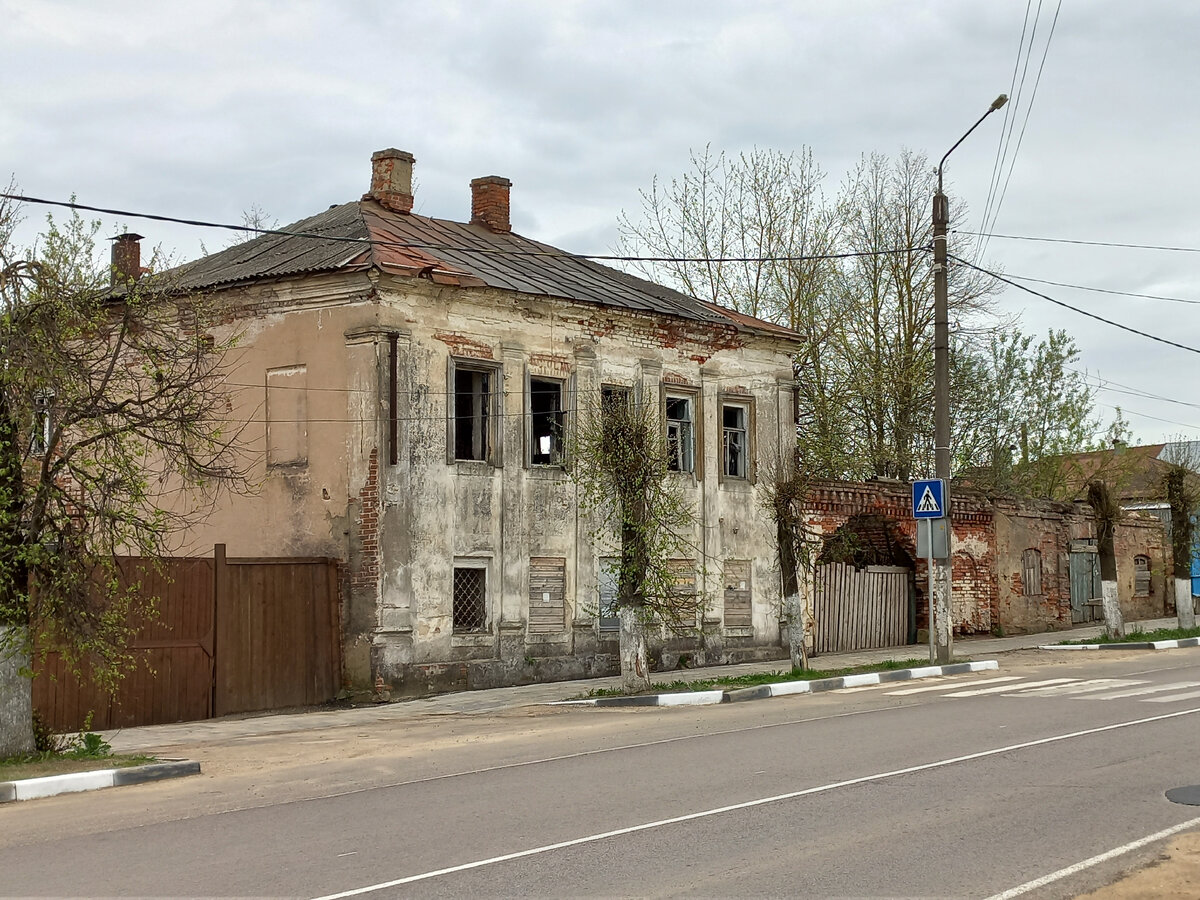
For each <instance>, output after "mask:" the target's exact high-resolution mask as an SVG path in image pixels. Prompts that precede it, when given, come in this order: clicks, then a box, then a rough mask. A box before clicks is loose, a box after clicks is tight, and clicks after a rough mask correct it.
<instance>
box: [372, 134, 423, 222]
mask: <svg viewBox="0 0 1200 900" xmlns="http://www.w3.org/2000/svg"><path fill="white" fill-rule="evenodd" d="M415 162H416V159H415V158H414V157H413V155H412V154H411V153H409V152H408V151H407V150H397V149H396V148H394V147H390V148H388V149H387V150H377V151H375V152H374V153H372V154H371V190H370V192H369V193H367V194H365V195H364V196H363V199H364V200H374V201H376V202H377V203H378V204H379V205H380V206H382V207H384V208H385V209H390V210H391V211H392V212H398V213H410V212H412V207H413V193H412V170H413V164H414V163H415Z"/></svg>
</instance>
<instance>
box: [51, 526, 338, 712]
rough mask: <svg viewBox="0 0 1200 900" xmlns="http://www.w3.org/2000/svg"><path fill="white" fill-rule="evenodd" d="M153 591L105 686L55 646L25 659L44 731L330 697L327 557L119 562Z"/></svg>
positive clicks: (334, 657) (331, 578) (333, 656)
mask: <svg viewBox="0 0 1200 900" xmlns="http://www.w3.org/2000/svg"><path fill="white" fill-rule="evenodd" d="M120 563H121V570H122V573H123V580H124V583H125V584H127V585H130V584H138V583H140V592H141V593H142V594H143V595H145V596H155V597H158V598H159V603H158V615H157V616H156V617H155V618H153V619H151V620H150V621H148V622H142V623H140V624H139V625H138V627H137V629H136V632H135V635H134V639H133V641H132V642H131V644H130V650H131V651H132V652H133V655H134V657H135V659H136V660H137V666H136V668H135V669H133V670H132V671H130V672H128V673H127V674H126V675H125V677H124V678H123V679H122V680H121V683H120V685H119V687H118V688H117V692H116V694H115V695H112V696H110V695H109V694H108V693H106V692H105V691H103V690H101V689H100V688H98V687H96V686H95V684H94V683H93V681H92V679H90V678H88V677H87V672H86V671H84V672H83V673H81V674H82V677H81V678H76V677H75V676H73V675H71V674H70V672H68V671H67V669H66V666H65V665H64V664H63V661H62V660H61V659H60V658H59V657H58V656H57V655H56V654H54V653H50V654H47V655H46V658H45V660H44V661H36V660H35V664H34V674H35V677H34V682H33V706H34V709H35V710H36V711H37V713H38V715H39V717H40V718H41V719H42V721H43V722H45V723H46V724H47V725H48V726H49V727H50V728H52V729H53V730H54V731H58V732H65V731H76V730H78V729H80V728H83V727H85V725H86V726H87V727H89V728H92V729H98V730H102V729H110V728H122V727H132V726H135V725H156V724H160V723H164V722H183V721H192V720H197V719H205V718H209V717H210V716H219V715H225V714H227V713H235V712H251V711H254V710H261V709H277V708H280V707H284V706H304V705H311V704H315V703H322V702H324V701H326V700H330V699H332V698H333V696H334V695H335V694H336V693H337V690H338V688H339V682H340V672H341V653H340V642H339V635H338V608H337V594H338V592H337V562H336V561H335V560H331V559H323V558H299V559H297V558H279V559H273V558H259V559H226V558H225V548H224V546H223V545H220V544H218V545H217V547H216V551H215V553H214V558H213V559H196V558H177V559H169V560H165V561H163V564H162V565H161V567H160V568H161V572H160V571H156V569H155V567H154V566H153V565H152V564H151V563H150V561H148V560H144V559H140V558H137V557H127V558H124V559H122V560H121V561H120Z"/></svg>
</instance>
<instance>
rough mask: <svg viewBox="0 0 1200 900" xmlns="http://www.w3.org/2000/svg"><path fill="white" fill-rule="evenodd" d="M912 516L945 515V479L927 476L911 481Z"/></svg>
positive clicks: (935, 517)
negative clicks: (923, 478)
mask: <svg viewBox="0 0 1200 900" xmlns="http://www.w3.org/2000/svg"><path fill="white" fill-rule="evenodd" d="M912 500H913V518H914V519H940V518H942V517H943V516H945V515H946V481H945V479H943V478H927V479H925V480H924V481H914V482H913V483H912Z"/></svg>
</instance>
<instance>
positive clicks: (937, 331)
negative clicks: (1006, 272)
mask: <svg viewBox="0 0 1200 900" xmlns="http://www.w3.org/2000/svg"><path fill="white" fill-rule="evenodd" d="M1007 102H1008V95H1007V94H1001V95H1000V96H999V97H997V98H996V99H995V100H993V101H992V105H991V106H989V107H988V110H987V112H985V113H984V114H983V115H982V116H980V117H979V121H977V122H976V123H975V124H974V125H972V126H971V127H970V128H968V129H967V132H966V134H964V135H963V136H962V137H960V138H959V139H958V140H957V141H955V142H954V146H952V147H951V148H950V149H949V150H947V151H946V155H945V156H943V157H942V161H941V162H939V163H938V167H937V179H938V183H937V193H936V194H934V195H933V314H934V324H933V415H934V430H933V464H934V474H936V475H937V477H938V478H943V479H945V480H946V494H945V497H944V499H943V501H942V502H943V504H944V509H945V513H946V535H947V540H946V549H945V554H946V555H945V556H944V557H941V558H939V559H938V560H937V561H936V563H935V566H936V571H935V573H934V576H935V577H934V579H933V593H934V596H933V597H932V598H931V600H932V601H933V602H931V603H930V605H929V606H930V613H931V614H932V615H931V619H932V620H931V621H930V623H929V628H930V633H931V636H932V637H933V640H931V641H930V644H931V648H930V653H929V657H930V662H933V663H937V664H939V665H946V664H948V663H949V662H950V659H951V656H952V655H953V646H952V640H953V639H952V633H953V626H952V624H951V622H950V580H951V571H950V570H951V560H952V552H953V551H952V549H951V543H952V541H951V539H950V538H951V536H952V533H953V532H952V529H951V523H950V321H949V304H948V301H947V298H946V294H947V272H946V232H947V231H948V230H949V228H950V202H949V200H947V199H946V195H945V194H944V193H942V170H943V169H944V168H945V167H946V160H947V159H949V157H950V154H951V153H953V152H954V151H955V150H956V149H958V145H959V144H961V143H962V142H963V141H965V140H966V139H967V137H968V136H969V135H970V134H971V132H972V131H974V130H975V129H976V128H978V127H979V126H980V124H981V123H982V122H983V120H984V119H986V118H987V117H988V116H990V115H991V114H992V113H994V112H995V111H996V110H998V109H1000V107H1002V106H1004V104H1005V103H1007Z"/></svg>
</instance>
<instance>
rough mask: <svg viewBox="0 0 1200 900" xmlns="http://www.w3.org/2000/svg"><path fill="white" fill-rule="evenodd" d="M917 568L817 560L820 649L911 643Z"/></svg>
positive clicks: (816, 633)
mask: <svg viewBox="0 0 1200 900" xmlns="http://www.w3.org/2000/svg"><path fill="white" fill-rule="evenodd" d="M911 578H912V573H911V572H910V571H909V570H908V569H903V568H898V567H896V566H867V567H866V568H865V569H856V568H854V567H853V566H848V565H845V564H843V563H832V564H830V565H826V566H818V567H817V571H816V580H815V588H816V590H815V598H814V614H815V616H816V627H815V629H814V640H815V646H816V652H817V653H839V652H842V651H846V650H868V649H871V648H874V647H898V646H901V645H903V644H907V643H908V636H909V617H910V611H909V584H910V581H911Z"/></svg>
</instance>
